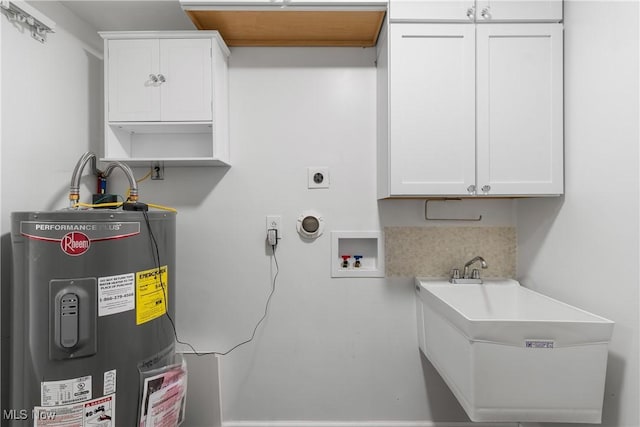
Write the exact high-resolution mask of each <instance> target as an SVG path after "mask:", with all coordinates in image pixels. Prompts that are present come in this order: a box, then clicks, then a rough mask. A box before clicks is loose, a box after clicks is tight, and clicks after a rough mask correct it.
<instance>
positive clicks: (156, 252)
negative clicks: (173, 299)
mask: <svg viewBox="0 0 640 427" xmlns="http://www.w3.org/2000/svg"><path fill="white" fill-rule="evenodd" d="M142 215H143V216H144V220H145V223H146V224H147V230H148V231H149V238H150V242H151V245H152V251H153V258H154V259H153V260H154V262H155V263H156V266H157V268H158V277H159V279H160V287H161V288H162V293H163V295H164V301H165V304H166V303H167V301H168V299H167V290H166V288H165V286H164V283H163V282H162V273H161V271H160V267H161V264H160V249H159V248H158V242H157V240H156V237H155V235H154V234H153V230H152V229H151V223H150V222H149V215H148V214H147V211H144V210H143V211H142ZM271 251H272V253H273V261H274V262H275V264H276V274H275V275H274V276H273V281H272V282H271V292H270V293H269V296H268V297H267V302H266V304H265V306H264V313H263V315H262V317H261V318H260V320H258V323H256V326H255V327H254V328H253V332H251V337H250V338H248V339H246V340H245V341H242V342H240V343H238V344H236V345H234V346H233V347H231V348H230V349H229V350H227V351H225V352H219V351H206V352H199V351H197V350H196V349H195V347H193V345H191V343H189V342H186V341H181V340H180V339H179V338H178V331H177V329H176V324H175V322H174V321H173V318H172V317H171V315H170V314H169V307H168V306H167V307H166V310H165V315H166V316H167V319H169V322H170V323H171V327H172V329H173V335H174V337H175V339H176V342H177V343H178V344H182V345H186V346H187V347H189V348H190V349H191V351H193V354H195V355H196V356H207V355H218V356H226V355H227V354H229V353H231V352H232V351H233V350H235V349H237V348H238V347H242V346H243V345H245V344H248V343H250V342H251V341H253V339H254V338H255V336H256V332H257V330H258V327H260V324H261V323H262V322H263V321H264V319H266V318H267V314H268V312H269V304H270V303H271V298H272V297H273V294H274V293H275V291H276V279H277V278H278V274H279V273H280V266H279V265H278V258H277V257H276V245H271Z"/></svg>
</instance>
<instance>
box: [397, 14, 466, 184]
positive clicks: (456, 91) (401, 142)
mask: <svg viewBox="0 0 640 427" xmlns="http://www.w3.org/2000/svg"><path fill="white" fill-rule="evenodd" d="M474 32H475V29H474V26H473V25H467V24H391V25H390V43H391V46H390V65H389V78H390V82H389V109H390V112H389V138H390V143H389V144H390V150H389V155H390V160H389V167H390V174H389V181H390V189H391V193H392V195H396V196H399V195H467V194H468V190H467V188H468V187H469V186H471V185H473V184H474V183H475V164H474V161H475V148H474V147H475V125H474V121H475V115H474V114H475V111H474V105H475V103H474V100H475V93H474V92H475V89H474V87H475V85H474V77H475V75H474V70H475V49H474V43H475V42H474Z"/></svg>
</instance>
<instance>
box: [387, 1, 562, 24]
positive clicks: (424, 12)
mask: <svg viewBox="0 0 640 427" xmlns="http://www.w3.org/2000/svg"><path fill="white" fill-rule="evenodd" d="M389 15H390V19H391V22H396V21H398V22H402V21H407V22H410V21H415V22H477V23H481V22H560V21H562V0H390V1H389Z"/></svg>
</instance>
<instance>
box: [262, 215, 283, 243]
mask: <svg viewBox="0 0 640 427" xmlns="http://www.w3.org/2000/svg"><path fill="white" fill-rule="evenodd" d="M281 223H282V217H281V216H280V215H267V222H266V231H269V230H270V229H272V228H275V229H276V230H278V239H282V227H281Z"/></svg>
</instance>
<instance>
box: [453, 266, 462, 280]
mask: <svg viewBox="0 0 640 427" xmlns="http://www.w3.org/2000/svg"><path fill="white" fill-rule="evenodd" d="M451 278H452V279H459V278H460V270H459V269H457V268H454V269H453V270H451Z"/></svg>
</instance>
